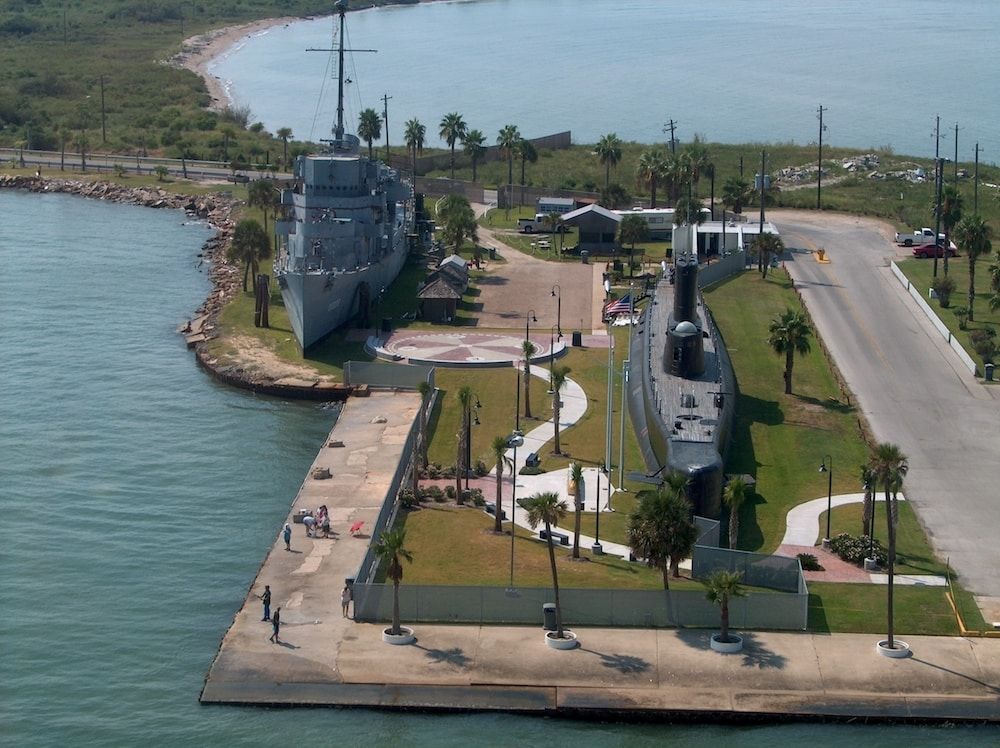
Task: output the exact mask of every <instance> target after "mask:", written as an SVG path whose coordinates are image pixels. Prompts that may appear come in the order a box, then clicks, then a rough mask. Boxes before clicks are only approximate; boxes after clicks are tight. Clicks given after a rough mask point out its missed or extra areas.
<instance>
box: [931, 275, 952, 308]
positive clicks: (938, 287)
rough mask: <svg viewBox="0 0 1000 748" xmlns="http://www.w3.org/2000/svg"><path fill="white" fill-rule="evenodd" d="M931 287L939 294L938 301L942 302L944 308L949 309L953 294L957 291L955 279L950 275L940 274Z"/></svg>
mask: <svg viewBox="0 0 1000 748" xmlns="http://www.w3.org/2000/svg"><path fill="white" fill-rule="evenodd" d="M931 288H933V289H934V293H936V294H937V297H938V303H939V304H941V308H942V309H947V308H948V307H949V306H951V295H952V293H954V291H955V279H954V278H952V277H951V276H950V275H939V276H938V277H937V278H935V279H934V282H933V283H931Z"/></svg>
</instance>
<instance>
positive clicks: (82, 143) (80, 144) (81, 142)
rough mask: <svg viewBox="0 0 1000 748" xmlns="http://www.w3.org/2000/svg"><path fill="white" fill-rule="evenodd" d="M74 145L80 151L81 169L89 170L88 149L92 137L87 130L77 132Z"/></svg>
mask: <svg viewBox="0 0 1000 748" xmlns="http://www.w3.org/2000/svg"><path fill="white" fill-rule="evenodd" d="M74 145H75V146H76V148H77V150H78V151H79V152H80V170H81V171H87V149H88V148H89V147H90V138H88V137H87V132H86V130H80V132H78V133H77V135H76V139H75V140H74Z"/></svg>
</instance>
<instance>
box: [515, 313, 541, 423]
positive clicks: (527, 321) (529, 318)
mask: <svg viewBox="0 0 1000 748" xmlns="http://www.w3.org/2000/svg"><path fill="white" fill-rule="evenodd" d="M537 321H538V317H536V316H535V310H534V309H529V310H528V312H527V314H525V315H524V340H525V342H527V343H530V342H531V323H532V322H537ZM524 366H525V372H524V374H525V378H524V386H525V387H526V388H527V387H530V386H531V379H530V376H531V375H530V374H529V373H528V370H529V369H531V358H530V357H529V356H528V355H527V351H526V352H525V357H524ZM518 376H520V374H519V375H518ZM524 397H525V398H526V399H527V397H528V393H527V392H525V393H524ZM517 413H518V415H517V419H516V421H515V427H516V428H517V430H518V431H520V430H521V385H520V381H518V388H517Z"/></svg>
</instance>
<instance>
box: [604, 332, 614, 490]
mask: <svg viewBox="0 0 1000 748" xmlns="http://www.w3.org/2000/svg"><path fill="white" fill-rule="evenodd" d="M614 362H615V339H614V337H613V336H612V335H611V321H610V320H608V407H607V413H606V414H605V426H606V427H605V434H604V464H605V466H606V467H607V470H608V475H609V476H610V474H611V441H612V438H611V436H612V435H611V428H612V423H611V419H612V415H611V413H612V409H611V405H612V403H611V401H612V399H614V376H615V368H614ZM609 480H610V478H609Z"/></svg>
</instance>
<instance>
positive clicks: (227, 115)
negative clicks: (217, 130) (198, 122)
mask: <svg viewBox="0 0 1000 748" xmlns="http://www.w3.org/2000/svg"><path fill="white" fill-rule="evenodd" d="M250 116H251V111H250V107H249V106H227V107H226V108H225V109H223V110H222V111H221V112H219V119H221V120H222V121H223V122H232V123H233V124H234V125H239V126H240V127H243V128H245V127H246V126H247V123H249V122H250Z"/></svg>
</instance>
